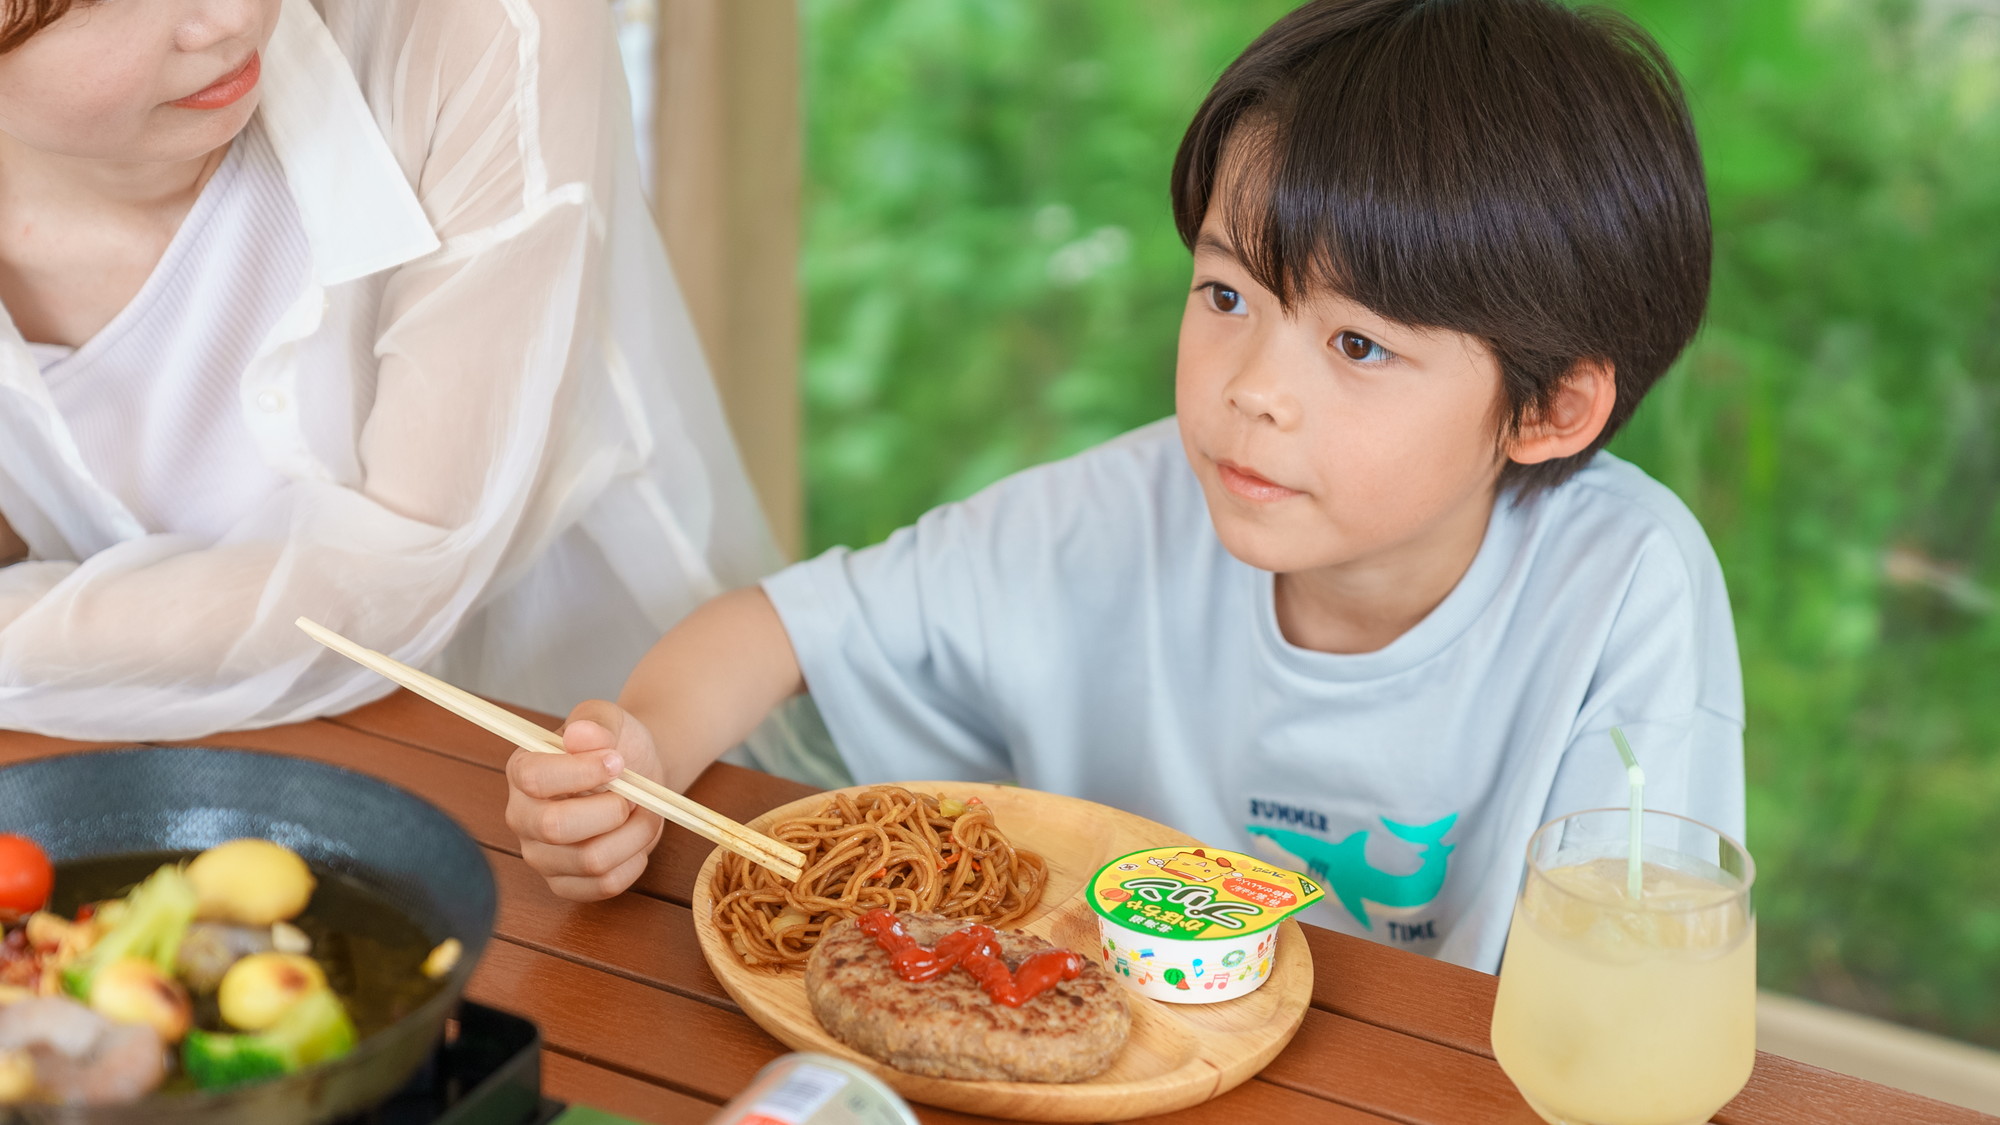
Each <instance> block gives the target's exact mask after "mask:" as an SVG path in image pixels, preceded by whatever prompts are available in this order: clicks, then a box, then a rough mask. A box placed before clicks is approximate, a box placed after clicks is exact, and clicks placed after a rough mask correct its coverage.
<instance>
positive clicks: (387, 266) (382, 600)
mask: <svg viewBox="0 0 2000 1125" xmlns="http://www.w3.org/2000/svg"><path fill="white" fill-rule="evenodd" d="M608 7H609V5H608V4H606V3H604V2H603V0H321V2H320V3H319V4H318V7H317V9H316V8H315V5H314V4H313V3H311V2H309V0H143V2H138V3H129V2H122V0H108V2H107V0H0V232H4V233H0V305H4V307H5V312H6V314H7V316H6V318H5V319H6V324H5V326H4V329H0V515H4V517H5V524H6V526H7V533H6V534H4V535H0V552H4V551H5V549H6V547H7V545H8V544H9V543H11V545H12V547H13V556H14V559H15V560H18V561H12V562H11V565H7V566H5V567H4V568H0V727H7V728H14V729H25V730H34V731H41V732H45V733H50V734H57V735H65V736H69V737H76V738H95V739H131V738H140V737H146V738H176V737H192V736H195V735H199V734H203V733H206V732H210V731H215V730H222V729H228V728H233V727H248V726H261V725H268V724H275V723H283V722H289V721H295V720H299V719H304V718H308V717H311V716H314V715H321V714H327V713H331V712H338V711H342V710H345V709H348V708H351V707H354V706H356V705H358V704H360V703H363V702H366V701H368V700H370V699H373V698H376V697H379V696H381V695H383V694H384V693H386V692H387V691H388V690H390V685H389V684H387V683H386V682H385V681H383V680H382V679H380V678H379V677H377V676H375V675H374V674H373V673H370V672H367V671H364V670H362V669H359V668H357V667H355V666H354V665H352V664H349V663H348V662H347V661H345V660H343V659H341V658H339V657H336V656H333V655H332V654H330V653H327V652H324V651H323V650H321V649H319V647H318V646H317V645H315V644H313V643H312V642H311V641H310V640H309V639H307V638H306V637H305V636H304V635H303V634H301V633H300V632H299V631H298V630H297V629H296V628H294V627H293V624H292V622H293V619H294V618H296V617H298V616H299V615H301V614H303V615H306V616H310V617H313V618H316V619H318V620H320V621H322V622H324V623H326V624H328V625H329V626H331V627H333V628H335V629H337V630H339V631H341V632H343V633H346V634H347V635H348V636H351V637H354V638H355V639H357V640H359V641H361V642H362V643H364V644H367V645H369V646H371V647H375V648H378V649H381V650H383V651H386V652H389V653H391V654H392V655H394V656H396V657H397V658H398V659H401V660H404V661H407V662H410V663H414V664H422V665H426V666H428V667H430V668H432V669H433V670H435V671H437V672H438V673H439V674H441V675H443V676H445V677H446V678H449V679H452V680H455V681H457V682H459V683H462V684H464V685H466V686H468V687H471V688H473V689H475V690H478V691H481V692H485V693H488V694H491V695H495V696H498V697H501V698H504V699H509V700H515V701H519V702H522V703H527V704H531V705H537V706H541V707H545V708H549V709H552V710H557V711H563V710H567V709H568V707H569V706H570V705H571V704H572V703H574V702H575V701H576V700H577V699H580V698H584V697H587V696H591V695H608V694H611V693H614V692H615V691H616V690H617V687H618V685H619V683H620V682H621V681H622V679H623V677H624V674H625V672H626V671H628V670H629V669H630V668H631V667H632V666H633V664H634V663H636V661H637V659H638V657H639V655H640V654H641V653H643V652H644V651H645V649H646V647H647V646H648V645H649V644H650V643H651V642H652V641H653V640H654V639H656V638H657V637H658V636H659V634H660V632H661V631H662V630H663V629H665V628H666V627H667V626H668V625H670V624H671V623H672V622H673V621H675V620H676V619H677V618H679V617H680V616H681V614H682V613H683V612H685V611H686V610H687V609H688V608H690V607H692V606H694V605H696V604H698V603H699V602H700V601H701V600H702V599H704V598H705V597H707V596H708V595H710V594H712V593H714V592H716V591H717V590H719V589H721V588H723V587H725V586H727V585H733V584H736V583H739V582H743V581H747V580H749V579H751V578H754V577H755V576H757V575H759V574H761V573H763V572H764V571H765V570H767V569H769V568H770V567H771V566H772V565H774V564H775V563H776V561H777V558H776V554H775V551H774V549H773V548H772V546H771V544H770V542H769V539H768V536H767V533H766V531H765V529H764V526H763V523H762V519H761V516H760V515H759V513H758V510H757V507H756V504H755V501H754V499H753V497H752V495H751V493H750V490H749V486H748V484H747V481H746V479H745V477H744V475H743V471H742V469H741V467H740V465H739V463H738V461H737V458H736V454H735V452H734V449H733V447H732V446H731V443H730V441H729V438H728V435H727V431H726V429H725V427H724V423H723V420H722V416H721V413H720V410H719V409H718V406H717V403H716V400H715V395H714V391H713V388H712V387H711V386H710V384H709V381H708V376H707V373H706V369H705V367H704V366H703V363H702V359H701V355H700V352H699V350H698V347H697V344H696V341H695V337H694V334H693V329H692V327H691V325H690V323H689V321H688V318H687V314H686V311H685V309H684V307H683V306H682V304H681V299H680V295H679V292H678V290H677V289H676V288H675V285H674V281H673V279H672V276H671V275H670V273H669V272H668V269H667V264H666V260H665V257H664V256H663V254H662V252H661V249H660V245H659V241H658V236H657V234H656V233H655V231H654V228H653V226H652V224H651V220H650V218H649V216H648V214H647V212H646V209H645V203H644V200H643V198H642V196H641V193H640V189H639V183H638V178H637V175H636V171H635V166H634V160H633V155H632V142H631V138H630V124H629V121H628V109H627V105H626V94H625V88H624V83H623V79H622V72H621V71H620V69H619V67H618V61H617V55H616V53H615V50H614V47H613V40H612V36H611V32H610V28H609V12H608Z"/></svg>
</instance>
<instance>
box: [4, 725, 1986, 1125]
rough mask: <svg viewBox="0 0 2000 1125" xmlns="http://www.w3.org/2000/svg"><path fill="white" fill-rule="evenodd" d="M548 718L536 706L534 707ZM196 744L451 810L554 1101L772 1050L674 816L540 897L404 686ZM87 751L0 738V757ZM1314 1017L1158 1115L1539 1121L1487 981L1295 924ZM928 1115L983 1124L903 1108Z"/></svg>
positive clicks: (649, 1116) (760, 806) (712, 780)
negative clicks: (738, 1000)
mask: <svg viewBox="0 0 2000 1125" xmlns="http://www.w3.org/2000/svg"><path fill="white" fill-rule="evenodd" d="M535 717H536V718H537V719H538V720H539V721H543V722H546V723H548V724H549V725H551V726H553V725H554V722H553V721H552V720H550V719H549V718H548V717H547V716H535ZM200 743H201V744H202V745H209V746H231V747H243V748H249V749H257V750H268V751H275V752H278V753H281V754H290V755H295V756H298V757H303V758H313V759H316V760H319V761H324V762H331V763H333V764H335V765H340V766H346V767H348V768H350V769H355V770H359V771H361V772H364V773H370V774H374V775H376V776H378V777H382V778H386V779H387V780H389V781H392V782H395V783H396V784H398V785H401V786H403V787H404V788H406V789H409V790H411V791H413V792H415V793H418V794H420V795H422V796H424V797H426V798H428V799H429V800H430V801H432V802H434V803H435V804H437V805H438V806H439V807H440V808H442V809H444V810H445V811H446V812H447V813H449V814H450V815H451V816H452V817H454V818H455V819H457V821H458V822H459V823H460V824H462V825H464V827H465V829H466V831H467V832H469V833H471V834H472V836H473V837H474V838H475V839H477V840H478V841H479V842H480V843H481V844H483V845H484V846H485V847H486V850H487V855H488V857H489V858H490V859H491V860H492V863H493V874H494V877H495V878H496V879H497V880H498V881H499V885H500V916H499V923H498V937H499V940H497V941H495V942H493V943H492V945H491V946H490V947H489V948H488V950H487V952H486V956H485V959H484V960H483V961H482V962H481V964H480V966H479V970H478V972H477V974H476V975H475V976H474V977H473V980H472V988H471V993H470V994H471V995H472V997H473V998H475V999H477V1000H479V1001H481V1002H483V1003H486V1004H490V1005H493V1006H496V1007H501V1008H506V1009H509V1010H511V1011H514V1012H517V1013H520V1014H522V1015H524V1016H527V1017H528V1018H530V1019H532V1020H534V1021H535V1022H536V1023H537V1024H539V1025H540V1026H541V1029H542V1034H543V1036H544V1037H545V1039H546V1042H547V1050H546V1051H545V1053H544V1055H543V1083H544V1086H545V1088H546V1090H547V1091H548V1092H549V1093H550V1094H551V1095H552V1096H554V1097H556V1098H560V1099H562V1100H564V1101H568V1102H573V1103H578V1104H586V1105H592V1106H596V1107H598V1108H601V1109H605V1110H609V1111H611V1112H613V1113H617V1114H621V1115H624V1116H627V1117H631V1118H634V1119H636V1120H640V1121H648V1122H702V1121H705V1120H707V1119H708V1117H709V1116H710V1115H712V1114H713V1113H714V1112H715V1110H716V1107H717V1106H718V1105H719V1104H720V1103H722V1102H724V1101H727V1100H728V1099H729V1098H730V1097H731V1096H732V1095H734V1094H735V1093H737V1092H738V1091H740V1090H741V1089H743V1088H744V1087H745V1086H747V1085H748V1084H749V1082H750V1079H751V1076H752V1075H753V1074H755V1073H756V1071H757V1069H758V1068H759V1067H761V1066H763V1065H764V1064H765V1063H767V1062H769V1061H770V1060H771V1059H772V1058H774V1057H775V1056H777V1055H779V1054H782V1053H783V1052H784V1051H785V1048H784V1047H783V1046H782V1045H781V1044H779V1043H778V1042H777V1041H776V1040H774V1039H772V1038H771V1037H770V1036H768V1035H766V1034H764V1032H763V1031H761V1030H760V1029H759V1028H758V1027H757V1025H756V1024H754V1023H752V1022H751V1021H750V1020H749V1019H748V1018H746V1017H745V1016H744V1015H743V1014H742V1013H741V1012H739V1011H738V1010H737V1009H736V1006H735V1005H734V1004H733V1003H732V1002H731V1001H730V1000H729V998H728V996H727V995H726V994H725V993H724V992H723V990H722V988H721V986H720V985H719V984H717V983H716V980H715V978H714V977H713V976H712V975H711V974H710V973H709V971H708V966H707V965H706V964H705V963H704V962H703V960H702V956H701V951H700V949H699V948H698V947H697V945H696V943H695V934H694V923H693V920H692V916H691V914H690V913H689V910H688V900H689V896H690V893H691V891H692V889H693V886H694V877H695V872H696V870H697V869H698V868H699V867H700V865H701V862H702V860H703V858H704V857H705V856H706V855H707V854H708V850H709V849H708V845H707V844H706V843H705V842H703V841H701V840H699V839H697V838H695V837H694V836H692V835H690V834H688V833H686V832H684V831H682V830H681V829H679V828H673V827H669V828H668V829H667V837H666V839H665V840H664V841H663V842H662V843H661V845H660V848H659V851H658V852H657V853H655V855H654V857H653V862H652V866H651V867H650V868H649V869H648V870H647V872H646V874H645V876H644V877H643V878H641V879H640V880H639V883H638V885H637V887H636V888H635V893H628V894H625V895H622V896H620V897H619V898H617V899H615V900H613V901H610V902H603V903H595V904H591V905H587V906H583V905H575V904H571V903H568V902H564V901H562V900H560V899H558V898H556V897H555V896H553V895H551V894H550V893H549V891H548V889H547V888H546V887H545V886H544V885H543V883H542V881H541V879H540V878H539V877H538V876H536V875H535V874H534V873H533V872H532V871H530V870H529V869H528V867H527V865H526V864H525V863H523V862H522V861H521V858H520V855H519V843H518V841H517V840H516V839H515V837H514V834H513V833H511V832H509V831H508V830H507V826H506V824H505V822H504V820H503V818H502V813H503V810H504V807H505V804H506V779H505V777H504V775H503V773H502V771H503V769H504V767H505V764H506V761H507V757H508V753H509V748H508V747H507V746H506V745H505V744H504V743H502V742H501V741H500V740H499V739H497V738H495V737H493V736H491V735H488V734H486V733H485V732H484V731H481V730H478V729H477V728H474V727H472V726H470V725H469V724H466V723H464V722H462V721H460V720H458V719H455V718H452V717H451V716H449V715H447V714H445V713H444V712H442V711H440V710H438V709H436V708H435V707H432V706H431V705H430V704H428V703H425V702H423V701H422V700H419V699H417V698H416V697H414V696H411V695H409V694H407V693H399V694H397V695H394V696H391V697H389V698H388V699H386V700H384V701H382V702H381V703H377V704H374V705H371V706H368V707H364V708H361V709H360V710H358V711H354V712H352V713H350V714H347V715H343V716H340V717H338V718H334V719H322V720H318V721H315V722H310V723H302V724H299V725H296V726H289V727H278V728H273V729H270V730H260V731H247V732H241V733H235V734H227V735H217V736H214V737H211V738H206V739H202V740H200ZM84 748H86V746H85V744H83V743H74V742H63V741H60V740H56V739H49V738H43V737H40V736H36V735H27V734H19V733H12V732H0V764H5V763H10V762H17V761H22V760H25V759H29V758H36V757H44V756H48V755H52V754H60V753H65V752H69V751H74V750H79V749H84ZM808 792H810V790H809V789H807V788H806V787H805V786H802V785H798V784H795V783H793V782H789V781H784V780H782V779H779V778H775V777H770V776H767V775H765V774H760V773H754V772H751V771H748V770H742V769H737V768H734V767H731V766H726V765H718V766H716V767H715V768H713V769H711V770H709V771H708V772H707V773H706V774H704V775H703V776H702V778H701V780H700V781H698V782H697V783H696V784H695V785H694V787H693V788H692V789H690V790H689V793H690V795H691V796H693V797H695V798H696V799H697V800H700V801H701V802H703V803H704V804H707V805H709V806H710V807H712V808H715V809H718V810H720V811H722V812H725V813H728V814H729V815H731V816H734V817H736V818H738V819H741V820H748V819H749V818H751V817H753V816H755V815H757V814H758V813H761V812H763V811H765V810H766V809H769V808H772V807H774V806H776V805H779V804H782V803H784V802H786V801H789V800H792V799H794V798H796V797H799V796H801V795H804V794H806V793H808ZM1306 933H1307V935H1308V939H1309V941H1310V943H1311V946H1312V951H1313V961H1314V969H1315V975H1314V990H1313V1006H1312V1010H1311V1011H1310V1012H1308V1013H1307V1015H1306V1020H1305V1025H1304V1026H1303V1027H1302V1028H1300V1030H1299V1033H1298V1037H1297V1038H1296V1039H1294V1040H1293V1041H1292V1044H1291V1046H1290V1047H1289V1048H1287V1049H1286V1050H1285V1052H1284V1053H1283V1054H1280V1055H1279V1056H1278V1058H1277V1059H1276V1060H1275V1061H1274V1062H1272V1064H1271V1065H1270V1066H1269V1067H1268V1068H1266V1069H1265V1071H1264V1072H1263V1073H1262V1074H1261V1075H1259V1076H1258V1077H1257V1078H1254V1079H1252V1080H1251V1081H1249V1082H1247V1083H1245V1084H1244V1085H1242V1086H1240V1087H1238V1088H1237V1089H1235V1090H1233V1091H1231V1092H1229V1093H1227V1094H1224V1095H1223V1096H1222V1097H1220V1098H1217V1099H1215V1100H1214V1101H1211V1102H1209V1103H1208V1104H1206V1105H1204V1106H1199V1107H1196V1108H1194V1109H1190V1110H1185V1111H1183V1112H1180V1113H1177V1114H1173V1115H1171V1116H1169V1117H1165V1118H1155V1119H1154V1120H1158V1121H1174V1122H1208V1121H1214V1122H1237V1121H1265V1122H1292V1121H1300V1122H1307V1121H1310V1122H1328V1123H1331V1125H1385V1123H1387V1122H1404V1123H1409V1125H1431V1123H1437V1125H1446V1123H1450V1125H1460V1123H1467V1122H1480V1123H1484V1122H1497V1123H1502V1125H1534V1123H1537V1122H1538V1121H1539V1119H1538V1118H1536V1117H1535V1116H1534V1114H1533V1113H1532V1112H1531V1111H1529V1110H1528V1108H1527V1107H1526V1106H1525V1105H1523V1104H1522V1102H1521V1100H1520V1098H1519V1096H1518V1095H1516V1094H1515V1092H1514V1088H1513V1087H1512V1086H1511V1085H1510V1084H1509V1083H1508V1081H1507V1078H1506V1076H1505V1075H1503V1074H1502V1073H1501V1072H1500V1068H1499V1066H1498V1065H1497V1064H1496V1063H1494V1061H1493V1052H1492V1049H1491V1048H1490V1047H1489V1046H1488V1044H1487V1037H1486V1026H1487V1020H1488V1018H1489V1016H1490V1014H1491V1012H1492V1009H1493V990H1494V978H1492V977H1489V976H1486V975H1485V974H1482V973H1476V972H1472V971H1470V970H1467V969H1461V968H1457V967H1455V966H1452V965H1447V964H1444V963H1442V962H1437V961H1432V960H1429V959H1427V958H1424V957H1420V956H1417V955H1415V954H1411V953H1406V952H1404V951H1401V950H1396V949H1390V948H1387V947H1385V946H1380V945H1375V944H1373V943H1370V942H1366V941H1361V940H1358V939H1355V938H1350V937H1346V936H1343V935H1340V934H1336V933H1332V932H1330V931H1326V930H1319V929H1315V928H1313V927H1311V926H1308V927H1306ZM918 1116H919V1117H921V1118H922V1119H923V1120H924V1121H926V1122H936V1123H942V1122H954V1121H976V1120H981V1119H978V1118H971V1117H967V1116H966V1115H964V1114H958V1113H952V1112H948V1111H943V1110H933V1109H929V1108H925V1107H918ZM1715 1120H1716V1121H1718V1122H1723V1123H1726V1125H1753V1123H1754V1125H1763V1123H1773V1125H1775V1123H1779V1122H1788V1123H1793V1122H1825V1123H1827V1125H1872V1123H1875V1122H1885V1123H1886V1122H1934V1123H1940V1125H1943V1123H1961V1122H1962V1123H1967V1125H1970V1123H1973V1122H1987V1123H1989V1125H1991V1123H1994V1122H1996V1121H2000V1119H1996V1118H1993V1117H1988V1116H1986V1115H1984V1114H1980V1113H1976V1112H1974V1111H1972V1110H1967V1109H1959V1108H1956V1107H1953V1106H1949V1105H1945V1104H1943V1103H1941V1102H1935V1101H1931V1100H1928V1099H1925V1098H1919V1097H1916V1096H1915V1095H1911V1094H1905V1093H1902V1092H1900V1091H1897V1090H1891V1089H1889V1088H1887V1087H1883V1086H1877V1085H1873V1084H1871V1083H1867V1082H1862V1081H1859V1080H1857V1079H1852V1078H1847V1077H1844V1076H1842V1075H1838V1074H1833V1073H1831V1072H1828V1071H1824V1070H1819V1069H1817V1068H1814V1067H1810V1066H1806V1065H1804V1064H1801V1063H1797V1062H1793V1061H1791V1060H1789V1059H1783V1058H1779V1057H1777V1056H1775V1055H1769V1054H1760V1055H1759V1057H1758V1060H1757V1070H1756V1073H1755V1074H1754V1075H1753V1076H1752V1077H1751V1079H1750V1084H1749V1086H1748V1087H1746V1088H1745V1089H1744V1091H1743V1093H1742V1094H1741V1095H1740V1096H1739V1097H1738V1098H1737V1099H1736V1100H1735V1101H1734V1102H1731V1103H1730V1104H1729V1106H1728V1107H1727V1108H1726V1109H1724V1110H1723V1112H1722V1113H1721V1114H1720V1115H1718V1116H1717V1117H1716V1119H1715Z"/></svg>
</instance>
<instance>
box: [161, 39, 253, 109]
mask: <svg viewBox="0 0 2000 1125" xmlns="http://www.w3.org/2000/svg"><path fill="white" fill-rule="evenodd" d="M263 71H264V64H263V62H262V61H261V59H260V57H259V55H258V53H257V52H255V51H252V52H251V53H250V58H249V59H248V60H247V61H246V62H244V64H243V65H242V66H239V67H237V68H236V69H235V70H233V71H230V72H229V73H228V74H225V75H223V76H222V77H221V78H218V79H216V81H215V84H214V85H212V86H209V87H208V88H207V89H205V90H200V91H197V92H195V93H192V94H189V95H188V96H187V97H185V98H181V99H179V100H178V101H173V102H169V103H167V104H168V105H177V106H180V107H181V108H182V109H222V108H224V107H226V106H232V105H235V104H236V103H237V102H239V101H242V100H243V96H244V95H245V94H248V93H249V92H250V91H252V90H254V89H256V88H257V79H258V78H259V77H260V76H261V75H262V74H263Z"/></svg>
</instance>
